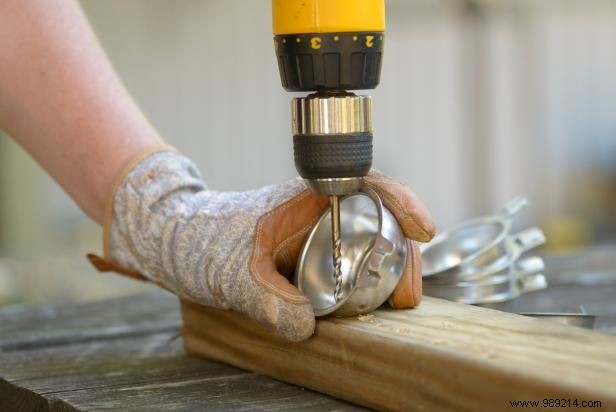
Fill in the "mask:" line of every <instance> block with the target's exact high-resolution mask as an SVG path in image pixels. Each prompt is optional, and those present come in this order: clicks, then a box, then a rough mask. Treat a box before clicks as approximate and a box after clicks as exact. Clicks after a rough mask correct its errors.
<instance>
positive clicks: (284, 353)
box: [182, 298, 616, 411]
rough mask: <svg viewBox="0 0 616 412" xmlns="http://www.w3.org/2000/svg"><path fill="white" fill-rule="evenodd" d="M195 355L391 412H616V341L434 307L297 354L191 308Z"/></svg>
mask: <svg viewBox="0 0 616 412" xmlns="http://www.w3.org/2000/svg"><path fill="white" fill-rule="evenodd" d="M182 312H183V318H184V326H183V335H184V342H185V346H186V348H187V350H188V351H189V352H191V353H195V354H200V355H202V356H206V357H208V358H211V359H215V360H219V361H223V362H226V363H229V364H232V365H235V366H237V367H240V368H244V369H247V370H251V371H254V372H259V373H263V374H266V375H269V376H272V377H274V378H277V379H280V380H284V381H286V382H291V383H295V384H298V385H302V386H306V387H308V388H312V389H315V390H317V391H320V392H324V393H328V394H331V395H334V396H337V397H340V398H343V399H346V400H349V401H351V402H355V403H358V404H361V405H365V406H368V407H373V408H378V409H386V410H404V411H407V410H446V411H447V410H450V411H495V410H511V405H510V403H509V401H515V400H543V399H545V398H577V399H580V400H593V401H596V400H599V401H601V402H602V409H601V410H616V338H614V337H611V336H607V335H603V334H600V333H596V332H592V331H588V330H584V329H579V328H573V327H567V326H563V325H558V324H552V323H549V322H545V321H541V320H536V319H532V318H526V317H522V316H518V315H514V314H509V313H503V312H499V311H494V310H490V309H484V308H478V307H472V306H467V305H462V304H457V303H452V302H446V301H442V300H438V299H433V298H426V300H425V302H424V304H422V306H421V307H420V308H419V309H416V310H411V311H391V310H379V311H377V312H375V313H374V318H372V319H371V320H369V321H366V320H364V321H361V320H359V319H356V318H352V319H336V318H326V319H323V320H320V321H319V322H318V325H317V332H316V335H315V336H314V337H313V338H312V339H310V340H309V341H307V342H304V343H300V344H293V343H288V342H284V341H282V340H280V339H278V338H276V337H273V336H271V335H270V334H269V333H268V332H266V331H265V330H263V329H262V328H260V327H259V326H256V325H254V324H253V323H251V322H250V321H248V320H247V319H246V318H244V317H242V316H241V315H238V314H235V313H232V312H224V311H219V310H214V309H209V308H205V307H202V306H199V305H195V304H192V303H188V302H183V303H182Z"/></svg>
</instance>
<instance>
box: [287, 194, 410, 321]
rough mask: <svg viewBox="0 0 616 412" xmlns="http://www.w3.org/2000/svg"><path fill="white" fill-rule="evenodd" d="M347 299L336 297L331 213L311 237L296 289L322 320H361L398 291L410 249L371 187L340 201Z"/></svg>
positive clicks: (343, 281) (307, 241) (298, 270)
mask: <svg viewBox="0 0 616 412" xmlns="http://www.w3.org/2000/svg"><path fill="white" fill-rule="evenodd" d="M340 222H341V239H342V250H341V251H342V298H341V299H340V300H339V301H338V302H337V303H336V300H335V299H334V288H335V281H334V276H333V273H334V267H333V261H332V239H331V213H330V211H329V210H328V211H326V212H325V213H324V214H323V215H322V216H321V218H320V219H319V221H318V222H317V224H316V226H315V227H314V229H313V230H312V231H311V233H310V235H309V236H308V238H307V239H306V241H305V243H304V246H303V248H302V251H301V253H300V256H299V261H298V265H297V269H296V272H295V285H296V286H297V287H298V289H299V290H300V291H301V292H302V293H303V294H304V295H306V296H307V297H308V299H310V303H311V304H312V306H313V307H314V312H315V315H316V316H324V315H329V314H333V315H336V316H355V315H358V314H363V313H368V312H371V311H373V310H374V309H376V308H378V307H379V306H381V305H382V304H383V303H384V302H385V301H386V300H387V298H388V297H389V296H390V295H391V293H392V292H393V290H394V289H395V287H396V285H397V284H398V281H399V280H400V277H401V276H402V272H403V270H404V266H405V264H406V259H407V255H408V245H407V241H406V238H405V237H404V234H403V233H402V230H401V229H400V227H399V225H398V222H397V221H396V219H395V217H394V216H393V215H392V214H391V213H390V212H389V211H388V210H387V209H385V208H384V207H383V203H382V202H381V199H380V198H379V196H378V195H377V194H376V193H375V192H374V191H372V190H370V189H368V188H363V189H362V192H359V193H356V194H353V195H350V196H347V197H345V198H343V199H342V200H341V202H340Z"/></svg>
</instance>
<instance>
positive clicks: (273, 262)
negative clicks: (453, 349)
mask: <svg viewBox="0 0 616 412" xmlns="http://www.w3.org/2000/svg"><path fill="white" fill-rule="evenodd" d="M366 182H367V184H368V185H369V186H370V187H372V188H373V189H374V190H376V191H377V193H379V195H380V196H381V197H382V199H383V203H384V205H385V206H386V207H387V208H388V209H389V210H391V212H392V213H393V214H394V215H395V216H396V218H397V219H398V221H399V223H400V225H401V227H402V229H403V231H404V233H405V234H406V236H407V237H408V238H410V239H414V240H418V241H422V242H425V241H428V240H430V239H431V238H432V236H433V234H434V225H433V223H432V221H431V219H430V216H429V215H428V212H427V211H426V209H425V208H424V206H423V205H422V204H421V203H420V202H419V200H418V199H417V198H416V197H415V196H414V195H413V194H412V193H411V192H410V191H409V190H408V189H407V188H406V187H405V186H403V185H401V184H399V183H396V182H394V181H391V180H389V179H387V178H386V177H384V176H382V175H378V174H372V175H371V176H369V177H368V178H367V179H366ZM328 206H329V200H328V198H327V197H325V196H316V195H314V194H312V192H310V191H309V190H308V189H307V188H306V187H305V185H304V183H303V182H302V181H301V180H300V179H294V180H291V181H289V182H287V183H284V184H281V185H276V186H268V187H264V188H262V189H259V190H254V191H249V192H241V193H226V192H215V191H210V190H207V189H206V186H205V184H204V183H203V181H202V180H201V177H200V175H199V171H198V170H197V167H196V166H195V165H194V164H193V163H192V162H191V161H190V160H188V159H187V158H186V157H184V156H182V155H180V154H178V153H175V152H173V151H170V150H169V149H162V151H154V152H150V153H147V154H145V155H143V156H140V158H139V159H137V160H136V161H135V162H132V164H131V166H129V167H128V168H127V172H126V173H123V174H122V177H121V180H120V181H119V182H118V184H117V185H116V189H115V190H114V193H113V197H112V199H111V201H110V204H109V207H108V208H107V211H106V222H105V227H104V249H105V250H104V258H102V259H101V258H98V257H96V256H93V255H89V258H90V260H91V261H92V263H94V265H95V266H96V267H97V268H98V269H99V270H103V271H109V270H113V271H116V272H120V273H124V274H128V275H130V276H133V277H145V278H146V279H148V280H149V281H152V282H155V283H157V284H159V285H161V286H162V287H164V288H166V289H168V290H170V291H172V292H173V293H175V294H177V295H179V296H180V297H182V298H185V299H189V300H192V301H194V302H196V303H200V304H203V305H207V306H211V307H215V308H220V309H233V310H235V311H238V312H241V313H243V314H245V315H247V316H248V317H250V318H252V319H253V320H255V321H257V322H259V323H260V324H262V325H264V326H265V327H267V328H269V329H270V330H272V331H273V332H275V333H276V334H278V335H280V336H282V337H284V338H286V339H288V340H291V341H301V340H305V339H307V338H309V337H310V336H311V335H312V334H313V333H314V327H315V319H314V313H313V309H312V307H311V305H310V302H309V301H308V299H307V298H306V297H305V296H303V295H302V294H301V293H300V292H299V290H298V289H296V288H295V287H294V286H293V285H292V284H291V283H290V282H289V281H288V280H287V278H285V277H284V276H283V275H281V273H287V274H288V273H292V271H293V268H294V267H295V264H296V262H297V259H298V255H299V251H300V248H301V246H302V244H303V241H304V238H305V236H306V235H307V234H308V233H309V231H310V229H311V228H312V227H313V225H314V224H315V223H316V221H317V220H318V218H319V217H320V216H321V214H322V213H323V212H324V210H325V209H326V208H327V207H328ZM420 296H421V267H420V263H419V254H418V251H417V248H416V246H415V245H413V246H412V249H411V258H409V259H408V264H407V270H406V273H405V274H404V275H403V280H402V281H401V282H400V287H399V288H398V289H397V290H396V292H395V293H394V294H393V295H392V298H391V299H390V303H392V305H393V306H398V307H409V306H414V305H416V304H417V303H419V299H420Z"/></svg>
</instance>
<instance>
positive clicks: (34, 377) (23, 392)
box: [0, 292, 361, 412]
mask: <svg viewBox="0 0 616 412" xmlns="http://www.w3.org/2000/svg"><path fill="white" fill-rule="evenodd" d="M179 328H180V313H179V303H178V300H177V299H176V298H174V297H171V296H170V295H167V294H164V293H162V292H161V293H155V294H147V295H140V296H135V297H130V298H121V299H115V300H108V301H102V302H95V303H88V304H66V305H60V306H43V307H39V308H9V309H5V310H1V311H0V411H2V412H4V411H11V412H14V411H16V412H20V411H28V412H29V411H54V412H60V411H61V412H65V411H71V412H74V411H85V410H88V411H90V410H119V411H125V410H134V411H137V410H152V411H195V410H208V411H210V410H211V411H218V410H220V411H222V410H230V411H246V410H255V409H257V410H258V409H261V410H280V411H287V410H289V411H304V410H340V411H356V410H361V408H359V407H356V406H353V405H349V404H348V403H346V402H343V401H340V400H337V399H333V398H331V397H328V396H326V395H322V394H318V393H314V392H312V391H309V390H304V389H303V388H299V387H297V386H293V385H288V384H285V383H282V382H278V381H275V380H273V379H270V378H267V377H265V376H262V375H257V374H254V373H250V372H247V371H245V370H240V369H237V368H235V367H233V366H230V365H226V364H223V363H219V362H215V361H210V360H205V359H201V358H197V357H194V356H189V355H187V354H186V353H185V351H184V348H183V343H182V339H181V337H180V338H178V332H179Z"/></svg>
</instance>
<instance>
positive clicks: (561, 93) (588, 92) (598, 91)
mask: <svg viewBox="0 0 616 412" xmlns="http://www.w3.org/2000/svg"><path fill="white" fill-rule="evenodd" d="M82 4H83V7H84V9H85V11H86V13H87V15H88V17H89V18H90V20H91V22H92V24H93V26H94V29H95V31H96V32H97V34H98V35H99V37H100V40H101V42H102V44H103V46H104V48H105V49H106V51H107V52H108V54H109V56H110V58H111V60H112V61H113V63H114V65H115V67H116V68H117V70H118V72H119V74H120V76H121V78H122V79H123V80H124V82H125V84H126V86H127V87H128V88H129V90H130V91H131V92H132V94H133V95H134V97H135V99H136V100H137V101H138V103H139V104H140V106H141V107H142V108H143V110H144V111H145V112H146V114H147V115H148V116H149V118H150V119H151V121H152V122H153V123H154V124H155V126H156V127H157V128H158V129H159V130H160V132H161V134H162V135H163V136H165V138H166V139H167V140H168V141H169V143H171V144H172V145H175V146H176V147H178V148H179V149H180V150H182V151H184V152H185V153H188V154H189V155H190V156H191V157H192V158H193V159H194V160H195V161H196V163H197V164H198V165H199V166H200V167H201V168H202V171H203V174H204V176H205V177H206V180H207V182H208V184H209V185H210V187H211V188H213V189H217V190H243V189H248V188H253V187H257V186H260V185H265V184H269V183H273V182H280V181H283V180H285V179H287V178H290V177H291V176H293V175H294V174H295V170H294V167H293V160H292V147H291V137H290V116H289V101H290V98H291V96H290V95H289V94H287V93H286V92H284V91H283V90H282V88H281V86H280V84H279V78H278V71H277V70H278V69H277V67H276V65H275V59H274V57H273V45H272V41H271V22H270V19H271V17H270V2H269V0H250V1H246V0H225V1H220V0H216V1H215V0H182V1H177V0H176V1H173V0H107V1H96V0H83V1H82ZM614 73H616V2H614V1H612V0H484V1H479V0H478V1H464V0H388V34H387V44H386V55H385V61H384V72H383V78H382V84H381V86H380V88H379V89H377V90H376V91H374V92H373V93H372V94H373V96H374V100H375V102H374V104H375V106H374V109H375V117H376V119H375V120H376V123H375V128H376V130H375V145H376V146H375V166H376V167H378V168H380V169H382V170H384V171H385V172H386V173H388V174H390V175H392V176H394V177H396V178H398V179H399V180H402V181H404V182H406V183H407V184H409V185H410V186H411V187H412V188H413V189H414V190H415V191H416V192H417V193H418V194H419V195H420V196H421V198H422V199H423V200H424V201H425V202H426V204H427V205H428V207H429V208H430V209H431V211H432V212H433V214H434V216H435V218H436V220H437V222H438V223H439V226H440V227H444V226H447V225H450V224H453V223H456V222H460V221H461V220H463V219H466V218H469V217H472V216H476V215H480V214H485V213H490V212H494V211H496V210H498V209H499V208H500V207H502V206H503V205H504V203H505V202H506V201H507V200H508V199H509V198H511V197H513V196H514V195H518V194H520V195H525V196H528V197H529V198H530V200H531V202H532V206H531V208H530V209H529V210H528V211H527V212H526V213H525V214H524V216H523V217H522V219H521V222H520V224H529V223H533V224H538V225H540V226H542V227H543V228H545V229H546V230H547V232H548V238H549V240H550V244H551V246H552V247H558V246H574V245H583V244H586V243H588V242H608V241H611V240H613V239H614V238H615V237H616V223H615V222H616V76H615V75H614ZM0 156H1V157H0V161H1V162H0V196H1V197H0V199H1V201H0V255H2V256H5V261H9V260H10V262H13V263H11V264H5V266H6V267H9V266H10V267H11V268H12V269H10V270H9V269H5V272H11V273H14V276H13V277H12V279H22V278H23V276H22V275H21V274H15V273H17V272H24V271H25V272H28V273H30V272H32V271H31V270H30V269H15V267H16V266H15V265H16V264H15V262H16V261H18V262H30V263H32V264H34V263H36V264H39V265H41V264H42V265H44V266H48V265H47V263H46V262H48V260H49V259H55V260H54V261H56V262H67V261H71V262H72V261H75V262H76V261H77V260H79V262H81V255H82V252H83V251H85V250H89V249H96V250H98V249H99V235H100V233H99V229H98V228H97V227H96V226H94V225H93V224H91V223H89V222H88V221H87V220H86V218H85V217H84V215H83V214H82V213H81V212H80V211H79V210H78V209H77V208H76V207H75V206H73V205H72V203H71V202H70V200H69V199H68V197H67V196H66V195H64V194H63V193H62V192H61V191H60V189H59V188H58V187H57V186H56V185H55V184H54V183H53V182H52V181H50V179H49V178H47V177H46V176H45V175H44V173H43V172H42V171H40V169H38V167H37V166H35V165H34V164H33V163H32V162H31V161H30V160H29V159H27V158H26V156H24V155H23V154H21V153H20V150H19V149H18V148H16V147H15V145H14V144H13V143H11V142H10V141H8V139H6V138H0ZM7 258H9V260H7ZM20 264H22V263H20ZM76 265H77V266H75V267H76V268H78V269H75V270H74V272H75V273H77V272H79V275H75V276H76V278H77V277H78V278H79V279H85V278H86V277H84V276H83V275H82V273H88V274H89V275H88V276H90V275H91V276H92V279H94V277H96V276H98V277H96V279H99V277H100V275H94V274H93V272H89V271H88V270H89V269H86V266H85V265H83V266H79V265H81V264H76ZM17 266H19V265H17ZM0 272H1V270H0ZM5 278H8V275H7V276H5ZM87 279H88V280H87V281H86V283H88V284H89V283H91V282H93V281H92V280H90V278H87ZM106 279H107V278H106ZM106 279H105V281H104V285H106V286H108V285H109V283H108V281H107V280H106ZM15 282H16V281H13V283H15ZM19 282H21V281H19ZM58 282H60V283H62V282H63V281H62V280H59V281H58ZM110 287H111V289H113V288H114V287H113V286H110ZM22 289H24V290H25V289H28V288H27V287H22ZM77 290H80V289H79V287H77ZM77 293H78V294H80V293H81V292H77ZM42 299H43V298H42Z"/></svg>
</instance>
